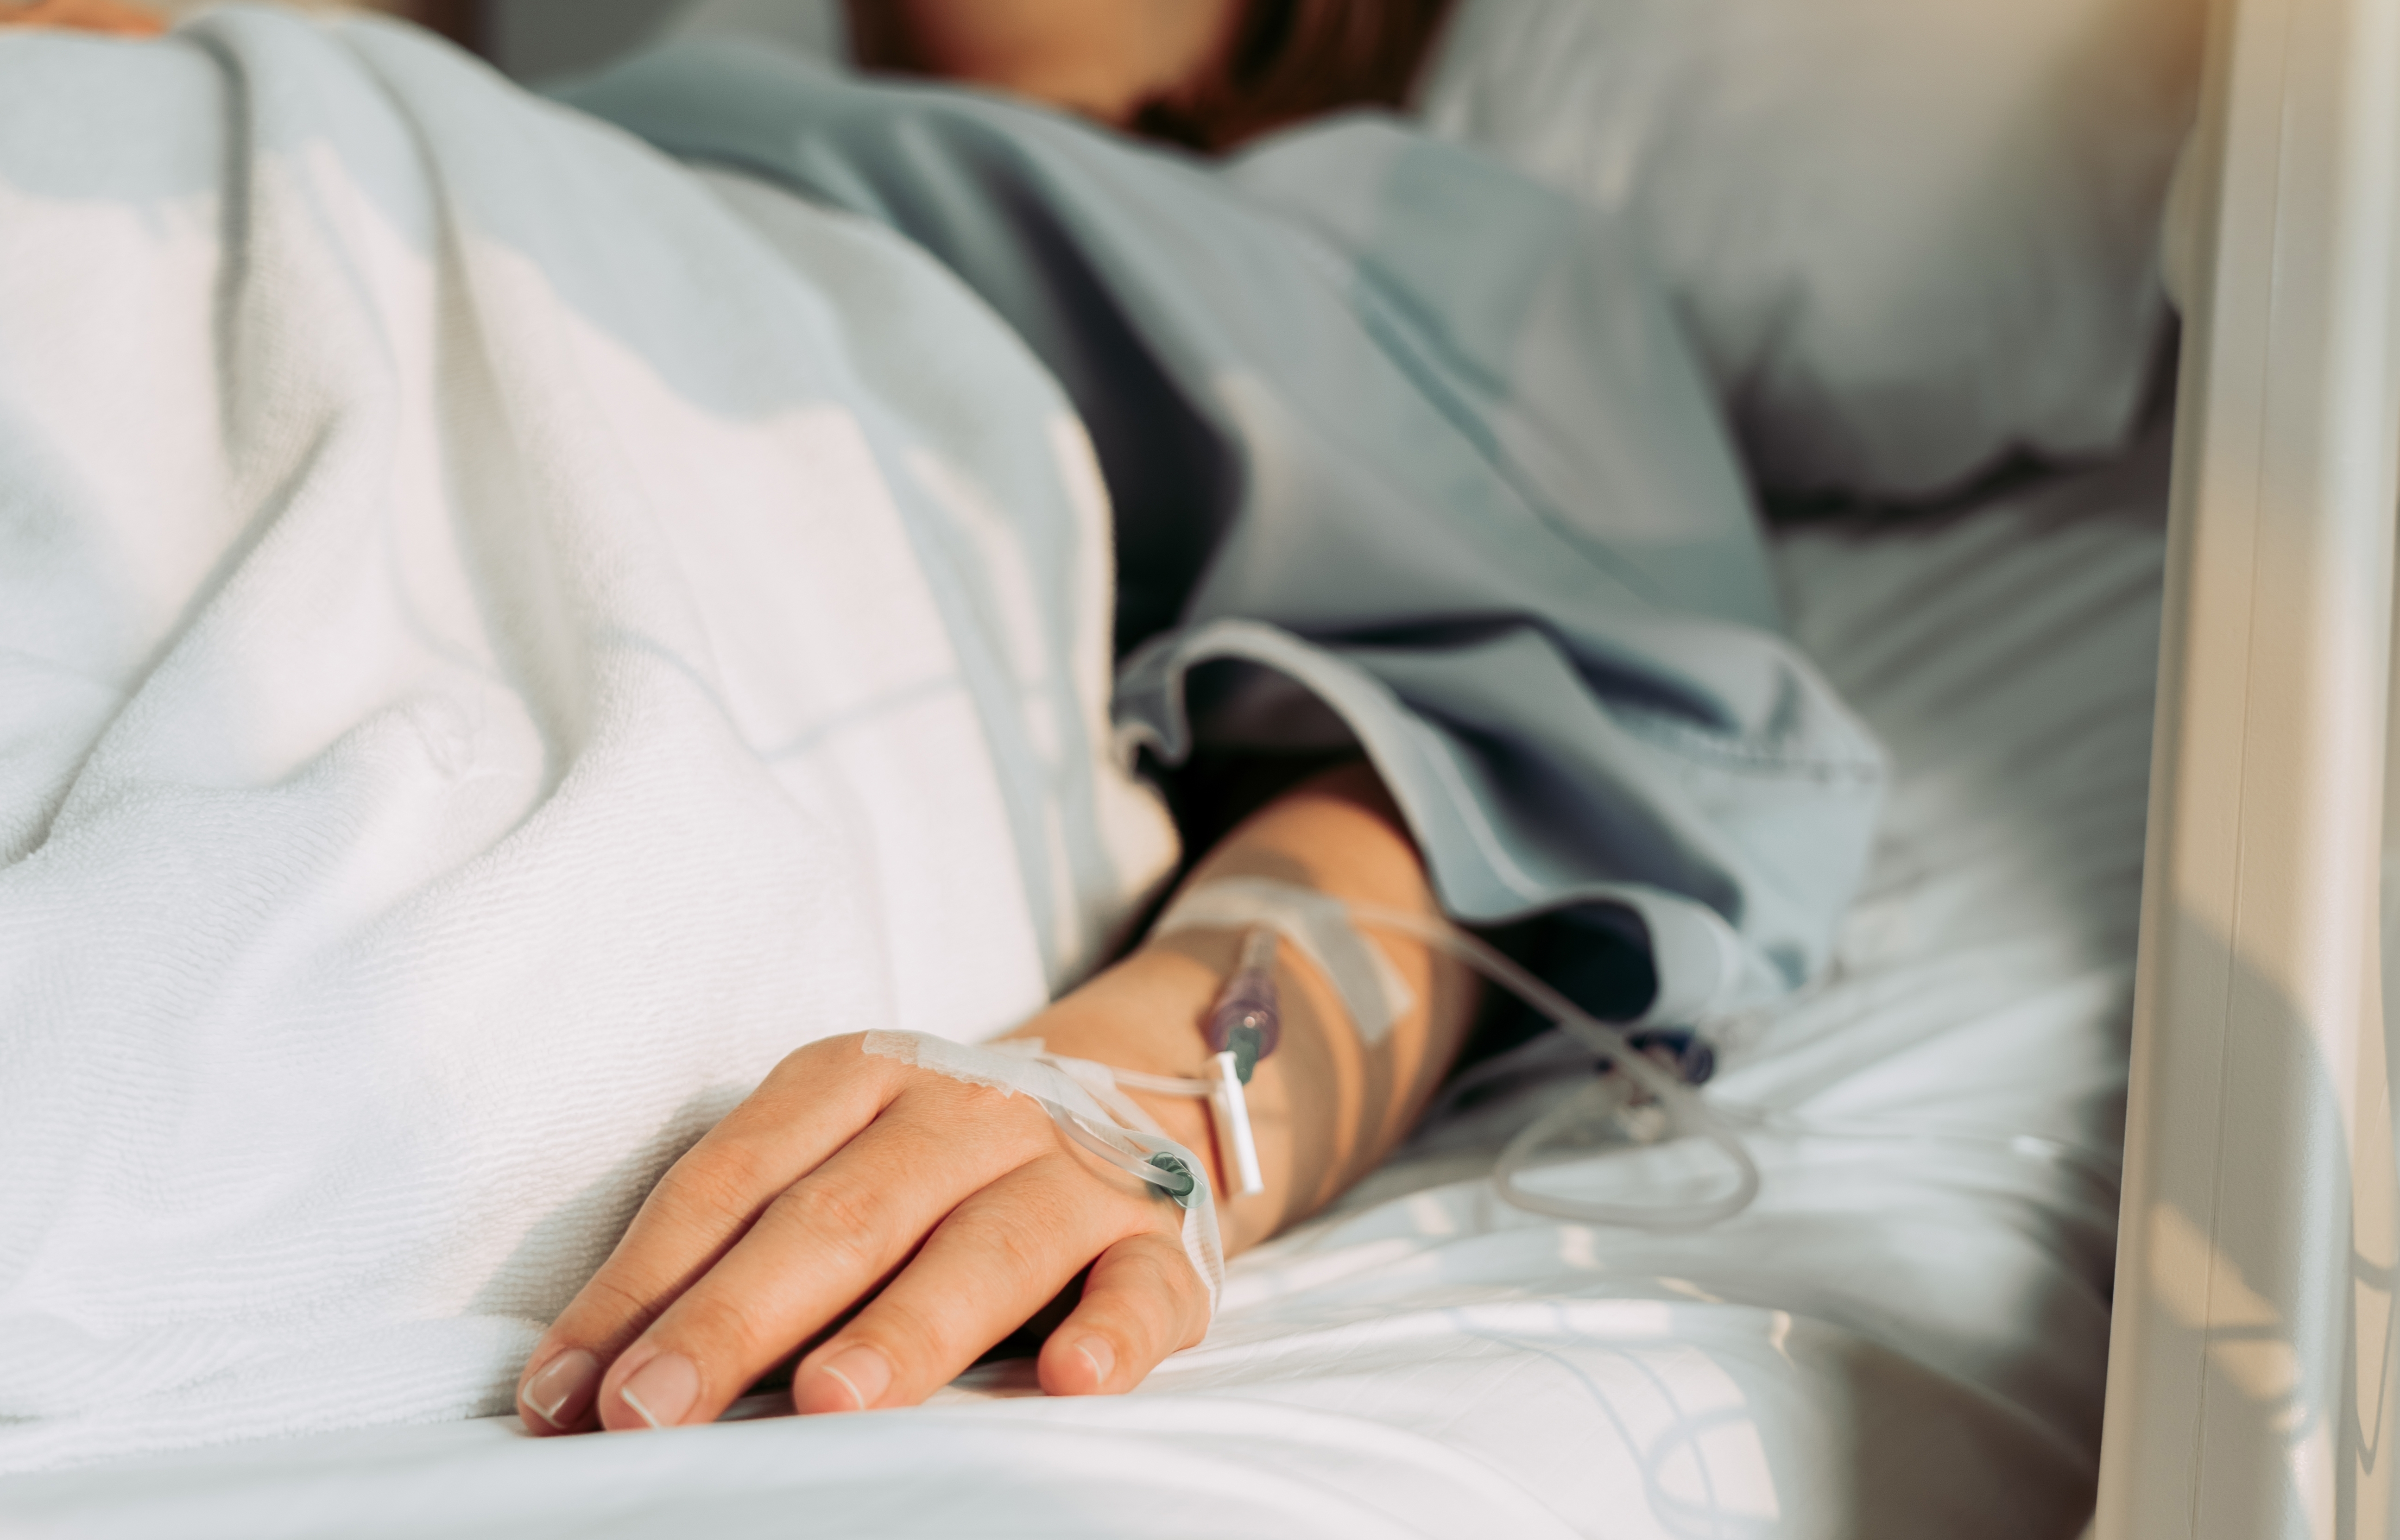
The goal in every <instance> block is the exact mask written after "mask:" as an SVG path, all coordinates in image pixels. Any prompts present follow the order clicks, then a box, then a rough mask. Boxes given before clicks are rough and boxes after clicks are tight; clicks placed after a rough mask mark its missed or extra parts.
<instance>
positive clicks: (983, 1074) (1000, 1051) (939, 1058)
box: [862, 1031, 1225, 1320]
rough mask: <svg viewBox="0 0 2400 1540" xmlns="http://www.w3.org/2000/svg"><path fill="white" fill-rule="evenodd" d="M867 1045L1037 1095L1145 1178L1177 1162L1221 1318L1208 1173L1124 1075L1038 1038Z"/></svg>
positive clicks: (1200, 1266)
mask: <svg viewBox="0 0 2400 1540" xmlns="http://www.w3.org/2000/svg"><path fill="white" fill-rule="evenodd" d="M862 1046H863V1047H864V1048H865V1049H866V1052H868V1053H870V1054H874V1055H876V1056H880V1057H883V1058H894V1059H898V1060H899V1061H900V1062H901V1063H903V1064H909V1065H914V1066H915V1067H917V1068H918V1069H920V1070H932V1071H933V1072H934V1073H935V1074H937V1075H947V1076H948V1077H949V1078H950V1079H952V1080H956V1081H963V1082H964V1083H967V1084H969V1085H984V1086H989V1087H990V1088H991V1089H993V1090H995V1091H998V1092H1000V1093H1001V1094H1002V1096H1026V1097H1031V1098H1032V1099H1033V1100H1034V1101H1035V1102H1037V1103H1038V1104H1040V1106H1041V1108H1042V1110H1043V1111H1045V1112H1047V1113H1048V1114H1049V1115H1050V1119H1051V1121H1052V1122H1054V1123H1056V1124H1057V1125H1058V1126H1059V1128H1060V1129H1061V1130H1062V1131H1063V1132H1065V1134H1066V1135H1067V1137H1068V1138H1071V1139H1073V1140H1074V1141H1075V1142H1076V1143H1077V1144H1080V1145H1082V1146H1083V1147H1084V1149H1086V1150H1089V1151H1090V1152H1092V1153H1093V1154H1095V1155H1098V1156H1099V1157H1100V1158H1101V1159H1103V1160H1105V1161H1107V1162H1109V1164H1111V1165H1115V1166H1117V1167H1118V1168H1120V1169H1122V1170H1125V1171H1126V1172H1128V1173H1130V1174H1132V1175H1135V1176H1139V1177H1142V1178H1143V1179H1145V1180H1148V1181H1152V1182H1153V1183H1159V1181H1160V1171H1161V1166H1160V1164H1159V1160H1158V1157H1162V1156H1164V1157H1166V1161H1167V1162H1169V1163H1171V1165H1168V1166H1167V1167H1166V1169H1168V1170H1170V1171H1171V1170H1176V1169H1180V1170H1181V1171H1182V1172H1184V1173H1185V1174H1187V1175H1188V1176H1189V1177H1190V1179H1191V1182H1192V1186H1191V1189H1190V1190H1189V1191H1188V1192H1186V1193H1185V1194H1184V1195H1182V1196H1180V1197H1178V1198H1177V1199H1176V1200H1175V1201H1177V1202H1178V1203H1180V1204H1181V1205H1182V1206H1183V1254H1184V1256H1185V1257H1187V1258H1189V1259H1190V1260H1191V1262H1192V1270H1193V1272H1194V1273H1197V1274H1200V1281H1201V1283H1202V1284H1203V1285H1205V1286H1206V1287H1207V1290H1208V1315H1209V1318H1210V1319H1211V1320H1213V1319H1215V1318H1216V1315H1217V1301H1218V1298H1219V1296H1220V1295H1221V1294H1222V1293H1223V1292H1224V1288H1225V1247H1224V1242H1223V1239H1222V1238H1221V1236H1220V1233H1219V1231H1218V1228H1217V1204H1216V1198H1215V1194H1214V1193H1213V1192H1211V1190H1210V1188H1209V1183H1208V1168H1207V1166H1206V1165H1203V1164H1202V1163H1201V1161H1200V1159H1199V1157H1198V1156H1196V1155H1194V1154H1193V1152H1191V1151H1189V1150H1186V1149H1185V1148H1184V1147H1183V1146H1181V1145H1180V1144H1178V1143H1176V1142H1175V1141H1174V1140H1173V1139H1171V1138H1167V1137H1166V1134H1164V1133H1162V1132H1161V1131H1160V1130H1159V1127H1158V1124H1156V1123H1155V1122H1154V1121H1152V1119H1151V1118H1150V1117H1149V1116H1148V1115H1147V1114H1146V1113H1144V1112H1143V1111H1141V1109H1140V1108H1139V1106H1137V1105H1136V1104H1135V1103H1134V1102H1133V1100H1132V1098H1130V1097H1126V1096H1125V1094H1124V1093H1122V1092H1120V1091H1118V1090H1117V1089H1116V1080H1117V1071H1115V1070H1111V1069H1110V1068H1109V1067H1108V1066H1107V1065H1104V1064H1097V1063H1094V1062H1092V1061H1090V1060H1088V1059H1078V1058H1068V1057H1065V1056H1061V1055H1057V1054H1052V1053H1049V1052H1047V1051H1045V1050H1044V1049H1043V1046H1042V1043H1041V1042H1040V1041H1039V1040H1038V1039H1033V1040H1027V1039H1015V1040H1011V1041H1008V1042H1003V1043H981V1044H977V1043H953V1042H951V1041H950V1040H949V1039H948V1038H939V1037H934V1036H931V1035H929V1034H927V1033H923V1032H880V1031H878V1032H869V1033H867V1034H866V1041H865V1043H863V1044H862ZM1103 1087H1105V1090H1103V1089H1102V1088H1103ZM1161 1185H1164V1184H1163V1183H1161Z"/></svg>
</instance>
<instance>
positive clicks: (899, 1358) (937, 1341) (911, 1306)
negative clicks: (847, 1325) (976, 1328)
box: [843, 1299, 979, 1375]
mask: <svg viewBox="0 0 2400 1540" xmlns="http://www.w3.org/2000/svg"><path fill="white" fill-rule="evenodd" d="M843 1335H844V1336H845V1337H846V1338H848V1339H850V1340H852V1341H857V1342H872V1343H873V1344H874V1345H875V1346H876V1347H877V1348H878V1349H879V1350H880V1351H881V1353H882V1354H883V1356H884V1357H885V1358H886V1359H888V1360H890V1362H891V1364H892V1367H893V1371H894V1372H895V1373H898V1374H903V1375H913V1374H922V1373H934V1374H938V1373H939V1372H940V1371H941V1370H942V1369H943V1368H944V1367H946V1366H948V1365H950V1364H954V1363H959V1362H961V1361H963V1360H965V1359H967V1358H969V1357H972V1356H974V1353H975V1346H976V1345H979V1344H971V1343H968V1342H964V1341H963V1340H962V1339H961V1332H960V1329H959V1323H958V1318H957V1316H956V1315H955V1314H954V1313H952V1312H948V1311H936V1310H926V1309H923V1308H921V1307H920V1305H918V1304H917V1303H916V1302H913V1301H910V1300H907V1299H893V1300H890V1301H887V1302H879V1304H878V1305H877V1307H876V1309H875V1310H874V1312H873V1318H872V1319H871V1320H861V1321H860V1322H859V1324H858V1327H857V1328H856V1329H853V1330H852V1331H849V1332H845V1333H844V1334H843Z"/></svg>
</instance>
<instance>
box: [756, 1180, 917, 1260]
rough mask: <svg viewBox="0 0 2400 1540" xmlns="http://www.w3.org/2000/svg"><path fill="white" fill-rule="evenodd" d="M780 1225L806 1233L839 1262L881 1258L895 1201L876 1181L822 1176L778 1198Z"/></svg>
mask: <svg viewBox="0 0 2400 1540" xmlns="http://www.w3.org/2000/svg"><path fill="white" fill-rule="evenodd" d="M773 1208H774V1213H775V1220H776V1222H777V1224H778V1225H779V1226H782V1227H788V1228H791V1229H794V1230H797V1231H799V1232H800V1233H803V1234H804V1235H805V1236H806V1237H807V1239H808V1242H809V1244H810V1245H811V1247H816V1248H818V1249H819V1250H821V1251H823V1252H825V1253H829V1254H830V1260H831V1261H834V1262H835V1263H836V1264H837V1265H839V1264H840V1263H851V1264H855V1265H866V1264H868V1263H871V1262H873V1261H876V1260H878V1259H879V1258H880V1255H881V1253H882V1251H883V1249H884V1246H885V1244H886V1242H887V1239H888V1237H886V1236H885V1234H884V1232H885V1231H886V1230H887V1229H888V1228H889V1227H890V1224H891V1209H892V1206H891V1202H890V1200H889V1199H888V1198H887V1197H886V1196H885V1195H884V1193H883V1192H881V1191H880V1190H879V1189H878V1188H877V1187H875V1186H874V1185H872V1184H868V1183H863V1182H856V1181H846V1180H843V1179H839V1178H829V1177H823V1176H821V1177H819V1178H817V1179H814V1180H812V1181H808V1182H803V1183H801V1184H800V1185H799V1186H798V1187H795V1188H793V1189H792V1190H791V1191H790V1192H785V1193H784V1195H783V1196H782V1197H780V1198H778V1199H776V1200H775V1202H774V1205H773Z"/></svg>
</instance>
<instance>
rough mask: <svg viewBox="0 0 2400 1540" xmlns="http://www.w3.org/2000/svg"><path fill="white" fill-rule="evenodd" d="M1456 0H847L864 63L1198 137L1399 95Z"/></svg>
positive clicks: (1393, 102) (1229, 141)
mask: <svg viewBox="0 0 2400 1540" xmlns="http://www.w3.org/2000/svg"><path fill="white" fill-rule="evenodd" d="M1449 5H1450V0H849V6H850V18H851V32H852V42H853V46H854V48H855V49H856V51H857V55H858V59H859V61H860V62H861V63H862V64H864V65H865V66H866V67H867V68H869V69H887V70H897V71H903V72H906V73H909V74H916V75H935V76H939V77H942V78H945V79H952V80H964V81H972V82H975V83H977V84H981V85H987V86H992V87H997V88H999V89H1003V90H1009V91H1014V92H1016V93H1017V94H1019V95H1023V96H1028V97H1031V98H1033V99H1035V100H1036V101H1041V102H1049V103H1051V104H1053V105H1055V106H1059V107H1064V108H1066V109H1068V110H1069V111H1071V112H1077V113H1081V114H1084V116H1089V117H1094V118H1097V119H1098V120H1100V121H1101V122H1104V123H1111V124H1115V125H1117V126H1119V127H1122V128H1128V129H1135V130H1136V131H1138V132H1142V133H1146V134H1149V135H1151V136H1152V137H1154V138H1161V139H1168V140H1173V141H1175V142H1177V143H1184V144H1189V145H1192V146H1193V147H1195V148H1198V149H1206V150H1219V149H1226V148H1230V147H1232V146H1233V145H1234V144H1237V143H1240V142H1241V141H1243V140H1245V139H1248V138H1250V137H1252V136H1254V135H1256V134H1259V133H1261V132H1264V131H1266V130H1267V129H1275V128H1278V127H1281V126H1282V125H1284V124H1287V123H1291V122H1296V121H1298V120H1299V119H1301V118H1304V117H1309V116H1315V115H1316V114H1318V113H1323V112H1329V111H1332V110H1334V109H1336V108H1339V107H1344V106H1354V105H1384V106H1398V105H1399V104H1400V103H1401V102H1402V101H1403V100H1404V99H1405V97H1406V96H1407V93H1408V90H1409V87H1410V85H1411V82H1412V81H1413V80H1414V78H1415V75H1416V72H1417V68H1418V65H1419V63H1420V62H1421V61H1422V60H1423V59H1424V57H1425V51H1426V49H1427V48H1428V47H1429V45H1430V44H1431V42H1432V39H1433V34H1434V33H1435V31H1436V30H1437V29H1438V28H1439V25H1440V22H1441V19H1442V16H1443V14H1444V13H1445V12H1446V11H1447V10H1448V8H1449Z"/></svg>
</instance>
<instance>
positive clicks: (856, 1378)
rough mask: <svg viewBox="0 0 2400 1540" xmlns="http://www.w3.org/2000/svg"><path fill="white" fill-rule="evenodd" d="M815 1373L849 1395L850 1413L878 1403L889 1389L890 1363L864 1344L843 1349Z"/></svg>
mask: <svg viewBox="0 0 2400 1540" xmlns="http://www.w3.org/2000/svg"><path fill="white" fill-rule="evenodd" d="M817 1372H818V1373H820V1374H823V1375H825V1376H827V1377H828V1378H830V1379H832V1380H834V1381H836V1382H838V1383H839V1384H840V1386H841V1388H842V1389H843V1390H846V1391H848V1392H849V1393H850V1398H851V1400H852V1403H853V1404H852V1407H851V1408H850V1410H851V1411H866V1409H867V1408H868V1407H871V1406H873V1405H874V1404H875V1403H876V1402H878V1401H880V1400H881V1399H882V1398H883V1393H884V1392H885V1391H887V1390H889V1389H891V1388H892V1363H891V1360H889V1359H887V1358H886V1357H884V1356H883V1355H882V1354H881V1353H880V1352H879V1351H877V1350H876V1349H874V1348H871V1347H869V1346H867V1345H866V1343H865V1342H861V1343H859V1344H858V1345H857V1346H856V1347H846V1348H843V1349H842V1350H841V1351H840V1352H839V1353H837V1354H835V1355H834V1356H832V1357H830V1358H827V1359H826V1360H825V1362H823V1363H821V1364H819V1365H817ZM811 1398H812V1399H813V1398H814V1397H811ZM826 1410H834V1411H839V1410H840V1409H839V1408H838V1407H837V1408H830V1409H826Z"/></svg>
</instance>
